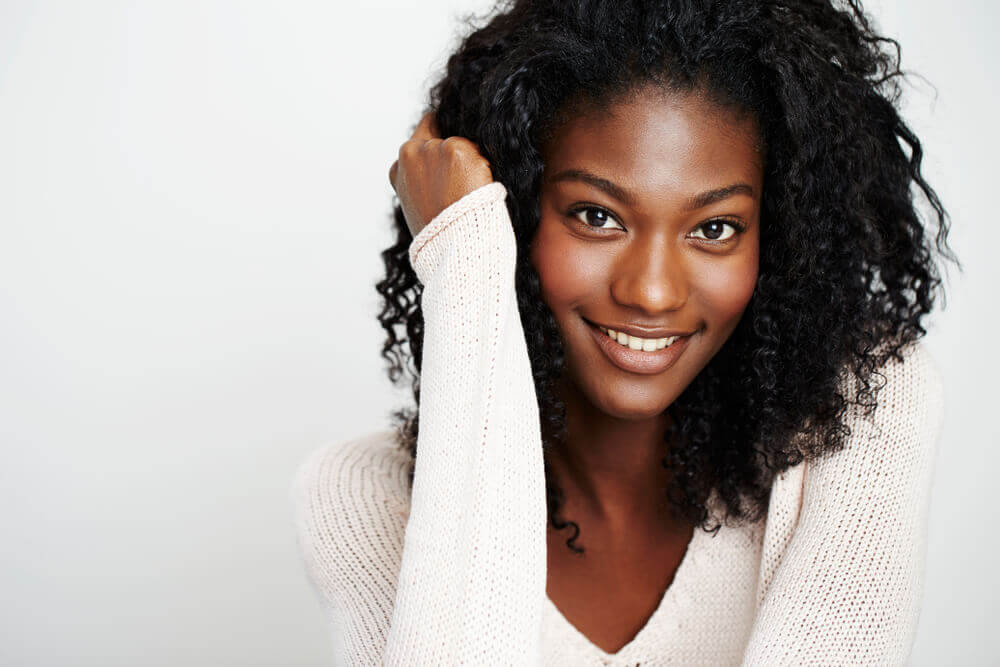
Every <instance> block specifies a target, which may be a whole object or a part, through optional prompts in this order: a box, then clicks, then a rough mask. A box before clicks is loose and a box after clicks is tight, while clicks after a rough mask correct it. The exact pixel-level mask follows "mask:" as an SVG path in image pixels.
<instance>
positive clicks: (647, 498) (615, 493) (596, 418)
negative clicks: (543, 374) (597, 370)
mask: <svg viewBox="0 0 1000 667" xmlns="http://www.w3.org/2000/svg"><path fill="white" fill-rule="evenodd" d="M559 393H560V397H561V398H562V399H563V401H564V402H565V403H566V427H567V437H566V439H565V441H563V442H559V443H556V444H555V446H554V447H553V448H552V450H551V451H550V452H549V453H548V455H547V456H548V460H549V466H550V469H551V471H552V473H553V474H554V475H555V480H556V482H557V484H558V485H559V487H560V488H561V490H562V491H563V492H564V495H565V498H566V507H567V509H568V510H570V511H572V512H573V513H577V512H581V511H582V512H583V513H585V514H586V515H587V516H591V517H593V518H595V519H597V520H600V521H606V522H609V523H612V524H626V523H631V522H634V521H635V520H636V519H637V518H645V517H651V516H654V515H658V516H662V512H663V511H664V510H666V506H667V500H666V485H667V483H668V482H669V480H670V471H669V470H667V469H666V468H664V467H663V465H662V461H663V458H664V457H665V456H666V455H667V452H668V444H667V442H666V440H665V436H666V433H667V429H668V428H669V427H670V425H671V419H670V416H669V415H668V414H667V413H665V412H664V413H662V414H659V415H656V416H655V417H652V418H649V419H637V420H630V419H620V418H617V417H613V416H611V415H608V414H606V413H604V412H602V411H601V410H599V409H597V408H596V407H594V406H593V405H591V404H590V403H589V401H587V400H586V399H585V398H584V397H583V396H582V395H580V393H579V392H578V391H575V390H574V389H573V388H569V387H565V386H564V388H563V389H562V390H561V391H560V392H559Z"/></svg>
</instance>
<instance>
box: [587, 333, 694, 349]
mask: <svg viewBox="0 0 1000 667" xmlns="http://www.w3.org/2000/svg"><path fill="white" fill-rule="evenodd" d="M601 331H603V332H604V333H605V334H606V335H607V336H609V337H610V338H611V339H612V340H615V341H617V342H618V343H619V344H620V345H623V346H624V347H628V348H630V349H633V350H642V351H643V352H655V351H656V350H662V349H663V348H665V347H667V346H668V345H670V344H671V343H673V342H674V341H675V340H677V339H678V338H680V336H667V337H666V338H639V337H638V336H629V335H628V334H627V333H622V332H621V331H615V330H614V329H605V328H604V327H601Z"/></svg>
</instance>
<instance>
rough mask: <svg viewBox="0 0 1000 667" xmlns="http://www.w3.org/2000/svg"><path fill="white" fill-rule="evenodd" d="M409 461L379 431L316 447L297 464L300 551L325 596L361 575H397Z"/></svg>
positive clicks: (390, 435)
mask: <svg viewBox="0 0 1000 667" xmlns="http://www.w3.org/2000/svg"><path fill="white" fill-rule="evenodd" d="M409 461H410V457H409V454H408V453H407V452H405V451H404V450H403V449H402V448H401V447H400V445H399V444H398V443H397V441H396V438H395V431H394V430H392V429H382V430H379V431H374V432H371V433H368V434H365V435H361V436H358V437H355V438H351V439H349V440H345V441H343V442H338V443H333V444H329V445H325V446H323V447H320V448H318V449H316V450H314V451H313V452H311V453H310V454H309V455H308V456H307V457H306V458H305V459H304V460H303V462H302V463H301V464H300V465H299V468H298V470H297V471H296V473H295V477H294V479H293V482H292V486H291V490H290V491H291V493H290V495H291V500H292V505H293V511H294V517H295V524H296V530H297V533H298V540H299V547H300V549H301V552H302V556H303V558H304V560H305V563H306V566H307V569H308V571H309V574H310V576H311V578H312V579H313V582H314V584H315V585H316V587H317V588H318V589H319V590H320V592H321V593H323V594H324V596H326V597H328V598H329V597H330V596H332V595H336V594H337V593H338V591H341V590H343V589H344V587H345V586H351V585H354V584H355V583H356V581H355V580H356V576H355V575H356V573H357V572H358V571H359V570H370V569H372V568H375V569H378V568H380V565H384V566H385V567H384V569H385V570H386V571H385V573H384V575H385V576H386V577H392V576H394V575H395V572H394V568H395V563H394V561H395V560H397V559H398V558H397V556H398V553H397V551H399V550H400V549H401V543H402V533H403V531H404V529H405V526H406V520H407V517H408V514H409V496H410V489H409V480H408V476H409Z"/></svg>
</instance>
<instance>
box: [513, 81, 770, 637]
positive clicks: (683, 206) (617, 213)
mask: <svg viewBox="0 0 1000 667" xmlns="http://www.w3.org/2000/svg"><path fill="white" fill-rule="evenodd" d="M759 145H760V144H759V131H758V128H757V125H756V123H755V121H754V120H753V119H752V118H749V117H746V116H740V115H738V114H737V113H736V112H734V111H732V110H729V109H725V108H722V107H721V106H719V105H717V104H715V103H713V102H711V101H709V100H708V99H707V98H706V97H705V96H703V95H700V94H697V93H683V94H682V93H668V92H663V91H660V90H656V89H653V88H646V89H643V90H640V91H639V92H637V93H635V94H634V95H632V96H630V97H629V98H628V99H624V100H621V102H620V103H615V104H613V105H612V106H611V109H610V111H609V112H606V113H597V112H581V113H579V114H577V115H576V116H574V117H573V118H572V119H571V120H569V121H567V122H566V123H565V124H564V125H563V126H562V127H560V128H558V130H557V131H556V132H555V133H554V135H553V137H552V138H551V140H550V141H549V142H548V143H547V144H546V145H545V146H543V150H542V157H543V161H544V163H545V171H544V175H543V182H542V185H541V191H540V208H541V220H540V223H539V227H538V231H537V234H536V236H535V238H534V240H533V243H532V247H531V261H532V263H533V265H534V266H535V268H536V270H537V271H538V274H539V277H540V280H541V286H542V294H543V298H544V300H545V302H546V304H547V305H548V306H549V308H550V309H551V310H552V312H553V314H554V316H555V319H556V321H557V323H558V326H559V329H560V332H561V334H562V338H563V341H564V343H565V348H566V372H565V374H564V377H563V379H562V383H561V385H560V387H559V394H560V396H561V397H562V398H563V400H564V401H566V405H567V427H568V434H569V437H568V439H567V441H566V442H565V443H561V445H560V446H558V447H557V448H555V449H554V450H553V451H552V453H551V455H550V456H549V461H550V465H551V467H552V473H553V474H554V475H555V479H556V482H557V483H558V484H559V486H560V487H561V488H562V489H563V491H564V493H565V498H566V500H565V504H564V509H563V516H565V517H569V518H571V519H572V520H573V521H575V522H576V523H578V524H579V526H580V529H581V532H582V534H581V541H580V543H582V544H583V545H584V546H585V548H586V554H585V555H584V556H583V557H580V556H578V555H576V554H574V553H572V552H570V551H569V549H567V548H566V545H565V540H566V539H567V538H568V537H569V536H570V535H571V531H570V530H564V531H560V532H556V531H554V530H553V529H552V527H551V526H549V536H548V537H549V548H548V552H549V567H548V573H549V574H548V584H547V592H548V595H549V597H550V599H552V601H553V603H555V604H556V606H557V607H558V608H559V609H560V611H561V612H562V613H563V615H564V616H565V617H566V618H567V620H569V621H570V622H571V623H572V624H573V625H574V626H576V627H577V628H578V629H579V630H580V631H581V632H582V633H583V634H585V635H586V636H588V637H589V638H590V640H591V641H592V642H593V643H594V644H596V645H597V646H599V647H600V648H602V649H603V650H605V651H607V652H615V651H617V650H619V649H620V648H622V647H623V646H624V645H625V644H627V643H628V642H629V641H631V639H632V638H633V637H634V636H635V635H636V633H637V632H638V631H639V630H640V629H641V628H642V627H643V626H644V625H645V624H646V622H647V621H648V619H649V616H650V615H651V614H652V613H653V611H655V609H656V607H657V606H658V604H659V601H660V600H661V598H662V596H663V593H664V591H665V590H666V589H667V587H668V586H669V585H670V582H671V581H672V580H673V576H674V573H675V572H676V570H677V567H678V565H679V564H680V561H681V559H682V558H683V555H684V553H685V550H686V548H687V544H688V543H689V541H690V539H691V536H692V534H693V526H691V525H688V524H686V523H685V522H683V521H681V520H679V519H676V518H675V517H674V516H673V515H672V512H671V511H670V508H669V507H668V506H667V503H666V498H665V492H664V487H665V486H666V484H667V482H668V481H669V476H668V471H666V470H664V468H663V467H662V466H661V465H660V461H661V460H662V458H663V457H664V456H665V455H666V453H667V449H666V448H667V445H666V444H665V442H664V434H665V432H666V429H667V427H668V426H669V424H670V421H669V416H668V415H667V414H666V413H665V410H666V409H667V407H668V406H669V405H670V404H671V403H672V402H673V401H674V400H675V399H676V398H677V396H678V395H680V394H681V392H682V391H683V390H684V389H685V388H686V387H687V386H688V385H689V384H690V383H691V381H692V380H694V378H695V377H696V376H697V375H698V373H699V372H700V371H701V370H702V369H703V368H704V367H705V365H706V364H708V362H709V361H710V360H711V359H712V357H713V356H714V355H715V354H716V352H718V350H719V349H720V348H721V347H722V345H723V344H724V343H725V341H726V340H727V339H728V338H729V336H730V335H731V334H732V332H733V330H734V329H735V327H736V325H737V323H738V322H739V320H740V318H741V316H742V314H743V312H744V310H745V308H746V306H747V304H748V302H749V300H750V298H751V296H752V294H753V289H754V286H755V284H756V280H757V273H758V257H759V239H760V233H759V231H760V204H761V194H762V186H763V161H762V156H761V153H760V150H759ZM566 170H580V171H583V172H587V173H590V174H593V175H596V176H599V177H601V178H604V179H606V180H608V181H611V182H612V183H613V184H615V185H617V186H618V187H619V188H620V189H622V190H624V191H626V192H627V193H628V194H629V198H630V199H631V201H628V202H627V201H622V200H621V199H618V198H616V197H615V196H612V195H611V194H609V193H608V192H607V191H605V190H603V189H601V188H600V187H598V186H596V185H595V184H593V183H587V182H584V181H583V180H580V179H579V178H559V174H560V173H562V172H565V171H566ZM736 184H743V185H745V186H747V187H746V188H738V189H736V190H735V191H732V192H730V193H729V194H728V195H724V196H721V197H719V198H718V199H717V201H714V202H712V203H709V204H707V205H699V206H696V207H693V208H692V207H691V206H690V203H691V201H692V200H693V199H694V198H695V197H697V196H698V195H700V194H703V193H706V192H709V191H713V190H718V189H721V188H728V187H729V186H733V185H736ZM584 205H589V206H591V207H598V210H594V209H593V208H591V210H584V211H577V212H575V213H574V212H573V209H578V208H580V207H581V206H584ZM600 209H603V210H604V211H606V212H607V213H606V214H605V213H603V212H602V211H601V210H600ZM720 218H721V220H720ZM732 220H735V221H738V222H741V223H742V224H743V225H745V227H746V228H745V230H742V231H741V230H739V229H738V228H735V227H731V226H729V225H728V224H725V222H726V221H732ZM588 223H589V224H588ZM587 320H589V321H590V322H597V323H601V324H604V325H608V326H611V328H614V325H615V324H632V325H637V326H645V327H669V328H670V329H677V330H681V331H685V332H694V333H693V335H692V337H691V339H690V340H689V341H688V346H687V349H686V350H685V351H684V352H683V354H682V355H681V357H680V358H679V359H678V360H677V362H676V363H675V364H674V365H673V366H671V367H670V368H669V369H667V370H666V371H663V372H662V373H659V374H653V375H640V374H636V373H632V372H629V371H625V370H622V369H621V368H619V367H617V366H615V365H614V364H613V363H611V361H610V360H609V359H608V358H607V357H606V356H605V355H604V353H603V352H602V350H601V349H600V348H599V346H598V345H597V343H596V341H595V340H594V338H593V335H592V333H591V329H590V327H591V325H590V324H588V322H587ZM602 335H603V334H602Z"/></svg>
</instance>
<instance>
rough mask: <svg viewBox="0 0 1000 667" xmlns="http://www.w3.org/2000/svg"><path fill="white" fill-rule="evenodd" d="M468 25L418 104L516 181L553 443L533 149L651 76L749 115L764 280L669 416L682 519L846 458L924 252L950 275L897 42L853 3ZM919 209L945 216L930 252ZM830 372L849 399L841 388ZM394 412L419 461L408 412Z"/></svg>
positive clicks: (621, 10)
mask: <svg viewBox="0 0 1000 667" xmlns="http://www.w3.org/2000/svg"><path fill="white" fill-rule="evenodd" d="M466 20H467V21H468V22H469V23H470V25H471V28H472V30H471V32H470V33H469V34H468V36H466V37H465V39H464V41H462V43H461V44H460V46H459V47H458V49H457V51H455V52H454V53H453V54H452V55H451V56H450V58H449V59H448V62H447V67H446V71H445V72H444V74H443V76H442V78H441V79H440V80H439V81H438V82H437V83H436V84H435V85H434V86H433V87H432V89H431V90H430V109H433V110H434V111H435V113H436V118H437V123H438V127H439V129H440V131H441V133H442V136H451V135H460V136H463V137H466V138H468V139H470V140H472V141H474V142H476V143H477V144H478V145H479V147H480V150H481V151H482V153H483V155H484V156H485V157H486V158H487V159H488V160H489V162H490V165H491V168H492V170H493V175H494V178H495V180H497V181H500V182H502V183H504V185H505V186H506V188H507V191H508V198H507V206H508V210H509V212H510V215H511V221H512V223H513V227H514V231H515V235H516V239H517V246H518V258H517V268H516V289H517V299H518V309H519V311H520V315H521V321H522V325H523V328H524V332H525V337H526V340H527V345H528V352H529V358H530V361H531V367H532V373H533V375H534V383H535V389H536V395H537V399H538V404H539V411H540V416H541V429H542V434H543V443H544V449H545V451H549V449H550V447H551V443H553V442H555V441H557V440H558V439H559V438H561V437H565V434H566V433H565V406H564V405H563V404H562V402H561V401H560V400H559V398H558V397H557V396H556V395H555V393H554V387H555V382H556V380H557V379H558V378H559V376H560V373H561V372H562V370H563V367H564V352H563V345H562V341H561V337H560V333H559V330H558V328H557V326H556V322H555V319H554V317H553V315H552V313H551V311H550V310H549V309H548V307H547V306H546V305H545V303H544V302H543V300H542V296H541V291H540V288H539V279H538V275H537V273H536V272H535V270H534V268H533V267H532V265H531V262H530V261H529V253H528V249H529V246H530V244H531V241H532V238H533V237H534V234H535V231H536V229H537V227H538V223H539V216H540V212H539V203H538V202H539V187H540V182H541V175H542V171H543V167H544V165H543V162H542V160H541V158H540V154H541V147H542V146H543V145H544V144H545V142H546V141H547V140H548V139H549V138H550V137H551V136H552V134H553V132H554V130H555V129H556V128H558V127H559V125H560V123H562V122H565V120H566V119H567V118H569V117H571V116H572V115H573V114H574V113H580V111H581V110H582V109H587V110H588V111H589V110H601V109H606V108H608V106H609V105H610V104H612V103H613V102H615V101H617V100H620V99H622V97H623V96H627V95H628V94H629V93H632V92H635V91H638V90H639V89H640V88H642V87H645V86H648V85H651V84H652V85H656V86H659V87H661V88H663V89H665V90H668V91H673V92H693V91H698V92H701V93H705V94H707V95H708V96H709V98H710V99H711V100H713V101H714V102H715V103H717V104H719V105H723V106H725V107H727V108H734V109H738V110H740V111H742V112H746V113H750V114H752V115H753V117H754V118H755V119H756V120H757V123H758V127H759V128H760V132H761V137H760V138H761V139H762V143H763V146H764V148H765V151H764V155H765V160H764V167H765V168H764V190H763V192H764V195H763V200H762V209H761V219H762V223H763V224H762V225H761V237H760V248H761V249H760V260H759V261H760V266H759V274H758V280H757V284H756V286H755V289H754V293H753V295H752V297H751V300H750V302H749V304H748V305H747V308H746V310H745V311H744V314H743V316H742V318H741V320H740V322H739V324H738V325H737V327H736V329H735V330H734V331H733V333H732V335H731V336H730V338H729V339H728V340H727V341H726V343H725V345H723V347H722V348H721V349H720V350H719V352H718V353H717V354H716V355H715V357H713V359H712V360H711V361H710V362H709V364H708V365H706V366H705V368H703V369H702V371H701V372H700V373H699V375H698V376H697V377H696V378H695V379H694V380H693V381H692V382H691V384H690V385H689V386H688V387H687V388H686V389H685V390H684V392H683V393H682V394H681V395H680V396H679V397H678V398H677V399H676V400H675V401H674V403H673V404H672V405H671V406H670V407H669V408H668V412H669V415H670V417H671V418H672V422H673V423H672V426H671V428H670V430H669V432H668V433H667V436H666V437H667V438H668V441H669V442H671V443H683V444H682V445H681V446H677V445H676V444H675V445H673V446H671V447H670V450H669V451H670V453H669V454H668V455H667V457H666V458H665V459H664V460H663V462H662V464H663V465H664V466H667V467H669V468H670V469H671V470H672V476H671V482H670V485H669V488H667V489H666V490H665V492H666V493H667V496H668V499H669V501H670V503H671V504H672V505H673V506H674V508H675V509H674V511H675V513H679V514H680V515H681V516H683V517H685V518H686V519H687V520H689V521H691V522H692V523H694V524H695V525H698V526H700V527H701V528H702V529H704V530H706V531H709V532H713V531H717V530H718V529H719V527H720V526H721V524H720V523H718V521H716V522H715V525H714V526H712V525H710V524H711V522H710V517H711V515H710V512H709V511H708V507H707V503H708V500H709V496H710V495H711V493H712V491H713V490H715V491H716V492H717V493H718V497H719V499H720V500H721V501H722V502H723V503H724V509H725V513H726V514H725V520H726V521H727V522H728V521H729V520H733V521H736V522H739V521H757V520H759V519H760V518H761V517H762V516H765V515H766V511H767V504H768V497H769V492H770V488H771V484H772V482H773V480H774V477H775V476H776V475H777V474H778V473H780V472H781V471H783V470H785V469H787V468H789V467H790V466H794V465H796V464H798V463H800V462H801V461H803V460H810V459H814V458H817V457H820V456H823V455H826V454H829V453H831V452H834V451H837V450H838V449H840V448H842V447H843V445H844V440H845V437H846V436H848V435H850V430H849V428H848V427H847V426H846V425H845V424H844V415H845V414H846V412H847V409H848V407H849V405H851V404H855V405H858V406H860V407H862V408H863V409H864V410H865V414H866V415H868V414H871V412H872V411H873V410H874V409H875V408H876V407H877V405H878V401H877V400H876V399H877V394H878V390H879V389H881V386H884V382H883V384H882V385H880V384H878V383H877V382H875V383H873V382H872V375H873V374H874V375H876V376H879V377H882V379H883V381H884V376H882V375H880V374H879V373H878V370H879V369H880V368H881V367H882V366H883V365H884V364H886V363H887V362H888V361H889V359H890V358H896V359H898V360H900V361H902V359H903V357H902V353H901V350H902V349H903V348H904V346H906V345H909V344H912V343H914V342H916V340H917V339H919V338H920V337H922V336H923V335H925V334H926V329H925V328H924V327H923V326H922V325H921V321H922V320H923V318H924V317H925V316H926V315H928V313H929V312H930V311H931V310H932V308H933V306H934V302H935V299H936V297H937V292H938V291H939V290H940V291H943V290H941V285H942V281H941V278H940V275H939V273H938V270H937V265H936V260H935V254H939V255H941V256H943V257H945V258H947V259H950V260H952V261H954V262H956V263H958V260H957V258H955V257H954V255H953V254H952V252H951V250H950V249H949V248H948V244H947V234H948V230H949V218H948V215H947V213H946V211H945V209H944V207H943V206H942V204H941V202H940V200H939V198H938V196H937V194H936V193H935V192H934V190H933V189H932V188H931V186H930V185H929V184H928V183H927V182H926V180H925V179H924V177H923V175H922V174H921V160H922V156H923V153H922V148H921V144H920V141H919V140H918V139H917V137H916V136H915V134H914V133H913V131H912V130H911V129H910V128H909V127H908V126H907V125H906V124H905V123H904V122H903V120H902V119H901V117H900V115H899V113H898V112H897V106H898V102H899V99H900V96H901V90H900V80H901V78H902V77H903V72H902V70H901V69H900V51H899V44H898V42H896V41H895V40H893V39H890V38H887V37H884V36H881V35H879V34H877V32H876V31H875V28H874V26H873V23H872V20H871V18H870V17H869V16H868V15H866V14H865V12H864V9H863V8H862V7H861V4H860V2H858V1H857V0H845V1H844V2H843V3H841V4H839V5H837V4H834V3H832V2H831V0H512V1H511V2H501V3H500V4H499V5H498V6H496V7H494V9H493V10H492V11H491V12H489V13H488V14H487V15H486V16H485V17H484V18H482V19H477V18H476V17H475V16H469V17H466ZM479 21H482V25H481V26H480V27H476V23H477V22H479ZM922 210H923V211H926V213H927V214H928V215H927V217H929V218H931V219H932V220H933V221H934V223H935V224H936V226H937V234H936V237H935V239H933V240H932V239H931V238H930V236H929V234H928V232H927V231H926V230H925V228H924V225H923V223H922V217H924V216H923V215H922V213H921V211H922ZM394 218H395V228H396V241H395V243H394V244H393V245H392V246H391V247H389V248H387V249H386V250H384V251H383V252H382V259H383V261H384V264H385V269H386V274H385V278H384V279H383V280H381V281H379V282H378V283H377V285H376V289H377V291H378V293H379V294H380V295H381V297H382V309H381V312H380V313H379V316H378V318H379V322H380V323H381V325H382V327H383V328H384V329H385V332H386V335H387V338H386V341H385V343H384V345H383V347H382V356H383V358H384V359H385V360H386V361H387V362H388V374H389V377H390V379H391V380H392V382H394V383H399V382H401V381H402V376H403V375H404V373H407V374H409V376H410V377H411V388H412V392H413V397H414V401H415V402H416V404H417V405H419V401H420V367H421V350H422V342H423V333H424V331H423V317H422V313H421V309H420V297H421V285H420V284H419V282H418V280H417V278H416V276H415V274H414V272H413V269H412V267H411V266H410V263H409V258H408V255H407V253H408V248H409V245H410V241H411V239H412V237H411V235H410V232H409V231H408V228H407V225H406V221H405V218H404V217H403V213H402V210H401V209H400V207H399V206H398V205H396V206H395V207H394ZM935 246H936V247H935ZM959 266H961V265H960V264H959ZM408 360H409V362H411V364H410V365H408V363H407V362H408ZM842 373H845V374H846V377H849V378H851V377H853V379H854V380H856V382H855V384H854V385H853V386H854V387H856V388H857V390H856V391H853V392H845V390H844V385H843V384H842V380H843V379H844V378H843V377H842ZM852 374H853V375H852ZM393 417H394V419H395V420H396V425H397V427H398V432H399V438H400V444H401V445H402V446H403V447H405V448H406V449H407V450H408V451H409V452H410V454H411V455H412V457H413V458H414V459H415V457H416V440H417V432H418V428H419V413H418V412H417V411H416V410H413V409H407V408H404V409H400V410H397V411H395V412H394V413H393ZM412 460H413V459H411V462H412ZM545 477H546V487H547V503H548V514H549V521H550V522H551V523H552V525H553V526H554V527H555V528H556V529H562V528H565V527H567V526H570V527H573V528H574V529H575V531H574V534H573V535H572V536H571V537H570V538H569V539H568V540H567V546H569V547H570V548H571V549H573V550H575V551H577V552H582V548H581V547H578V546H576V545H575V544H573V542H574V540H575V539H576V538H577V537H578V535H579V526H577V525H576V524H575V523H574V522H571V521H565V520H563V519H562V518H560V516H559V508H560V506H561V504H562V502H563V496H562V494H561V492H560V490H559V489H558V488H557V487H556V485H555V484H554V482H553V480H552V479H551V474H550V470H549V466H548V463H546V470H545ZM412 480H413V468H412V467H411V469H410V482H411V483H412Z"/></svg>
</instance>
